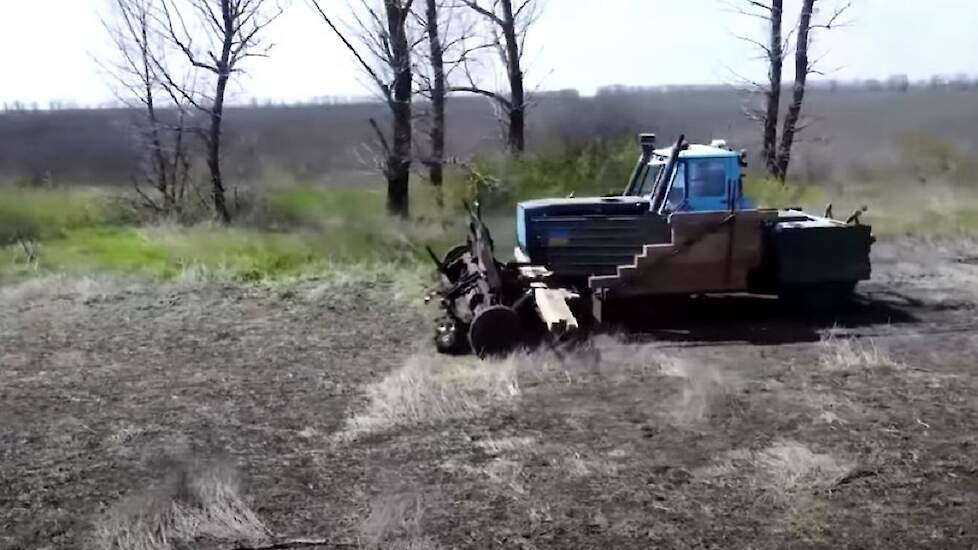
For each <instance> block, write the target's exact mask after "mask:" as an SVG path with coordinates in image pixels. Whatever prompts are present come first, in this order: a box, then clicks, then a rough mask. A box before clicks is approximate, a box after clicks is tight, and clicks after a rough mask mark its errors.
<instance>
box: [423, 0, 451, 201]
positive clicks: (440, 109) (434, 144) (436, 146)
mask: <svg viewBox="0 0 978 550" xmlns="http://www.w3.org/2000/svg"><path fill="white" fill-rule="evenodd" d="M438 11H439V10H438V0H427V7H426V15H425V17H426V18H427V28H428V46H429V48H430V54H429V61H430V62H431V75H432V78H431V80H432V82H431V128H430V130H429V134H428V137H429V139H430V141H431V151H430V154H429V157H428V161H427V164H428V178H429V179H430V180H431V185H432V186H433V187H434V188H435V202H436V203H437V204H438V208H439V209H441V208H442V207H443V206H444V202H445V201H444V192H443V191H444V190H443V189H442V185H443V183H444V169H445V102H446V95H447V93H448V89H447V83H446V79H445V51H444V49H443V48H442V40H441V31H440V28H439V25H438V15H439V14H438Z"/></svg>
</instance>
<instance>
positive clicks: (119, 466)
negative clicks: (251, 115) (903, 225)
mask: <svg viewBox="0 0 978 550" xmlns="http://www.w3.org/2000/svg"><path fill="white" fill-rule="evenodd" d="M874 254H875V259H874V270H875V273H874V280H873V281H872V282H869V283H866V284H864V285H861V286H860V290H859V292H860V298H859V303H858V304H857V305H856V306H854V307H853V308H852V310H851V311H848V312H846V313H845V314H844V315H842V316H841V317H839V318H834V319H821V320H816V319H811V318H800V317H797V316H793V315H790V314H787V313H784V312H783V311H782V310H781V309H779V308H778V307H777V306H776V304H774V303H772V302H771V301H770V300H763V299H758V298H749V297H727V298H702V299H697V300H694V301H693V302H692V303H690V304H688V307H686V308H684V309H683V312H682V314H681V315H672V316H669V318H668V319H658V320H655V321H653V322H649V323H647V324H646V325H644V326H642V327H640V328H638V327H632V328H631V329H630V330H628V331H624V332H620V333H616V334H604V335H598V336H595V338H594V339H593V340H592V341H591V342H590V343H589V344H586V345H584V346H582V347H581V348H580V349H577V350H574V351H571V352H566V353H562V354H555V353H554V352H551V351H536V352H532V353H525V354H517V355H515V356H513V357H511V358H508V359H505V360H497V361H491V362H487V363H484V364H480V363H478V362H477V361H475V360H473V359H471V358H443V357H437V356H435V355H434V353H433V351H432V350H431V346H430V345H429V341H428V337H429V335H430V331H431V325H430V324H429V322H428V317H429V316H430V315H431V312H430V311H428V310H425V309H424V308H423V307H422V306H420V305H417V302H419V301H420V300H419V298H420V296H421V290H420V289H411V288H407V287H406V285H404V284H403V282H402V281H397V280H394V279H390V280H388V279H387V278H384V277H379V278H374V279H372V281H371V283H370V284H369V285H367V286H365V287H361V286H359V285H357V284H355V283H354V282H353V281H352V280H345V281H335V280H323V281H311V282H302V283H295V284H285V283H281V284H275V285H228V284H219V283H212V282H183V283H172V284H166V285H162V286H153V285H148V284H145V283H136V282H126V281H118V280H112V279H103V278H87V279H78V278H58V277H56V278H46V279H39V280H33V281H27V282H20V283H16V284H7V285H5V286H0V312H2V314H0V547H2V548H11V549H13V548H24V549H27V548H30V549H36V548H79V547H91V548H146V549H165V548H246V547H258V546H261V545H263V544H268V543H269V542H274V541H276V540H279V539H281V538H294V537H307V538H314V539H324V540H328V541H329V544H324V545H322V546H321V547H322V548H333V547H350V548H361V547H362V548H412V549H418V550H421V549H435V548H473V549H475V548H480V549H481V548H526V549H534V548H615V549H619V548H755V549H757V548H978V448H976V447H978V398H976V396H978V319H976V317H975V315H976V311H978V245H975V243H971V242H965V241H949V240H945V241H933V242H923V241H906V242H902V243H894V242H883V243H879V244H878V245H877V247H876V250H875V252H874Z"/></svg>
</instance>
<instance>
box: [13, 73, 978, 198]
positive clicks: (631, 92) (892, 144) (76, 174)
mask: <svg viewBox="0 0 978 550" xmlns="http://www.w3.org/2000/svg"><path fill="white" fill-rule="evenodd" d="M953 82H955V81H953V80H952V81H945V80H942V81H941V82H939V83H935V84H934V85H929V84H928V85H912V84H911V83H910V82H909V80H901V79H900V78H898V77H894V78H893V79H890V80H889V81H887V82H884V83H878V85H877V84H871V83H862V84H861V85H858V86H857V85H853V84H852V83H843V84H840V85H838V86H834V85H832V84H831V83H830V82H825V81H823V82H822V83H820V85H818V86H816V87H815V88H814V89H812V91H811V94H810V97H811V103H809V104H808V105H807V106H806V114H807V115H808V117H809V119H810V126H809V127H808V128H807V129H806V130H805V132H804V134H803V135H802V142H801V143H799V144H798V150H797V163H796V164H795V165H794V169H793V173H794V176H795V177H797V178H800V179H804V180H811V181H823V180H827V179H830V178H841V177H846V176H847V175H848V174H850V173H852V172H853V171H855V172H857V173H858V172H859V171H861V170H872V169H875V168H877V167H882V166H888V165H892V164H894V163H895V161H897V160H899V156H900V155H901V154H902V153H901V151H902V149H901V147H902V144H903V143H905V142H906V140H907V139H908V138H911V137H913V136H918V135H927V136H932V137H934V138H936V139H940V140H944V141H946V142H948V143H953V144H954V145H955V146H956V147H958V148H960V149H962V150H964V151H969V152H976V151H978V87H976V86H974V85H973V84H969V85H968V86H963V85H958V84H953ZM902 83H905V84H906V86H904V85H903V84H902ZM938 84H939V85H938ZM751 100H752V99H751V97H750V96H749V95H745V94H744V93H742V92H740V91H738V90H736V89H734V88H731V87H684V88H682V89H675V88H629V87H623V86H609V87H605V88H602V89H601V90H599V92H598V93H597V94H596V95H594V96H582V95H580V94H578V93H577V92H576V91H573V90H565V91H556V92H548V93H541V94H538V95H537V96H536V97H535V99H534V102H533V106H532V109H533V111H532V113H533V114H532V116H531V117H530V118H529V127H528V142H529V143H530V144H531V149H534V148H535V149H546V148H552V147H557V146H574V145H577V144H581V143H583V142H586V141H590V140H596V139H604V140H614V139H625V138H627V137H630V136H633V135H634V134H636V133H638V132H641V131H654V132H658V133H659V134H660V136H661V141H663V142H665V141H667V140H669V139H672V138H674V136H675V135H677V134H678V133H680V132H684V133H686V134H687V135H688V136H689V137H690V138H691V139H693V140H694V141H708V140H710V139H714V138H724V139H727V140H728V142H729V143H730V144H731V146H734V147H737V148H744V149H747V150H748V151H749V152H751V153H755V152H756V150H757V148H758V139H759V132H758V130H757V127H756V126H755V125H754V123H752V122H751V121H749V120H747V118H746V117H744V115H743V112H742V111H743V106H744V105H745V104H746V103H747V102H750V101H751ZM419 109H422V110H423V109H424V104H421V105H419ZM138 114H139V113H136V112H134V111H130V110H126V109H118V108H115V109H108V108H106V109H91V110H86V109H56V110H52V111H47V110H38V111H36V112H35V111H32V110H29V109H28V110H23V111H21V110H14V111H7V112H4V113H0V178H2V179H6V180H11V179H14V180H17V181H22V182H25V183H30V182H40V181H62V182H67V183H73V182H87V183H102V184H126V183H127V182H129V181H130V180H131V178H132V177H134V176H135V175H137V174H139V173H140V166H139V163H140V149H139V147H138V144H137V143H136V139H137V138H136V134H135V132H134V131H133V122H134V120H136V117H137V116H138ZM385 116H386V113H385V109H384V107H383V106H382V105H380V104H378V103H374V102H366V101H363V102H359V103H333V104H330V103H325V102H324V103H316V104H308V105H306V104H303V105H292V106H278V105H276V106H266V105H262V104H258V103H256V104H254V105H249V106H238V107H235V108H232V109H230V110H229V112H228V113H227V114H226V124H227V135H228V140H229V141H228V151H227V157H226V158H225V167H226V168H225V169H226V171H227V174H228V176H229V177H230V178H232V179H235V180H238V181H244V180H247V181H255V180H257V179H260V178H262V177H266V176H267V175H269V174H272V173H274V174H282V173H285V174H288V175H289V176H290V177H295V178H298V179H302V180H310V181H315V180H320V179H332V180H337V179H343V178H344V177H345V176H342V174H349V173H350V172H353V171H364V172H366V171H369V170H372V169H373V166H374V163H375V160H376V158H375V157H376V152H374V151H371V150H370V149H369V148H368V147H366V146H365V145H364V144H366V143H370V142H371V141H372V131H371V129H370V126H369V125H368V123H367V121H368V120H369V119H370V118H376V119H383V118H384V117H385ZM448 120H449V127H448V148H449V151H448V153H449V155H450V156H452V157H455V158H460V159H465V158H468V157H470V156H472V155H474V154H477V153H479V152H485V151H494V150H496V149H498V148H499V147H500V145H499V143H500V140H499V133H500V131H501V129H500V127H499V123H498V122H497V120H496V118H495V117H494V115H493V111H492V106H491V105H489V104H488V103H487V102H486V101H484V100H481V99H478V98H462V97H459V98H451V99H450V100H449V118H448Z"/></svg>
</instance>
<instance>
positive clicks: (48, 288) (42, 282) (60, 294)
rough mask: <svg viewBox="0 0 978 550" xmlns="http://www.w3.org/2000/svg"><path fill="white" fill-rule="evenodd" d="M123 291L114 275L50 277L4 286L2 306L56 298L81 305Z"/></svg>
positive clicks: (29, 279)
mask: <svg viewBox="0 0 978 550" xmlns="http://www.w3.org/2000/svg"><path fill="white" fill-rule="evenodd" d="M121 288H125V285H120V281H119V280H118V279H116V278H114V277H110V276H103V275H99V276H71V275H48V276H42V277H33V278H28V279H25V280H23V281H20V282H17V283H13V284H8V285H2V286H0V304H5V305H11V306H14V305H18V304H26V303H29V302H32V301H36V300H45V299H52V298H57V299H66V300H74V301H79V302H88V301H91V300H104V299H105V298H106V297H108V296H111V295H113V294H115V293H117V292H119V291H120V289H121Z"/></svg>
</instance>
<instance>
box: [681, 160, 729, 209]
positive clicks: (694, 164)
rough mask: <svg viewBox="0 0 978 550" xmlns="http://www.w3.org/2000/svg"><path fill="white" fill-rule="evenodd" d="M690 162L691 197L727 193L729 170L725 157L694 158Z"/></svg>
mask: <svg viewBox="0 0 978 550" xmlns="http://www.w3.org/2000/svg"><path fill="white" fill-rule="evenodd" d="M688 164H689V198H691V199H697V198H707V197H710V198H713V197H725V196H726V195H727V170H726V162H725V160H724V159H702V160H692V161H689V162H688Z"/></svg>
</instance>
